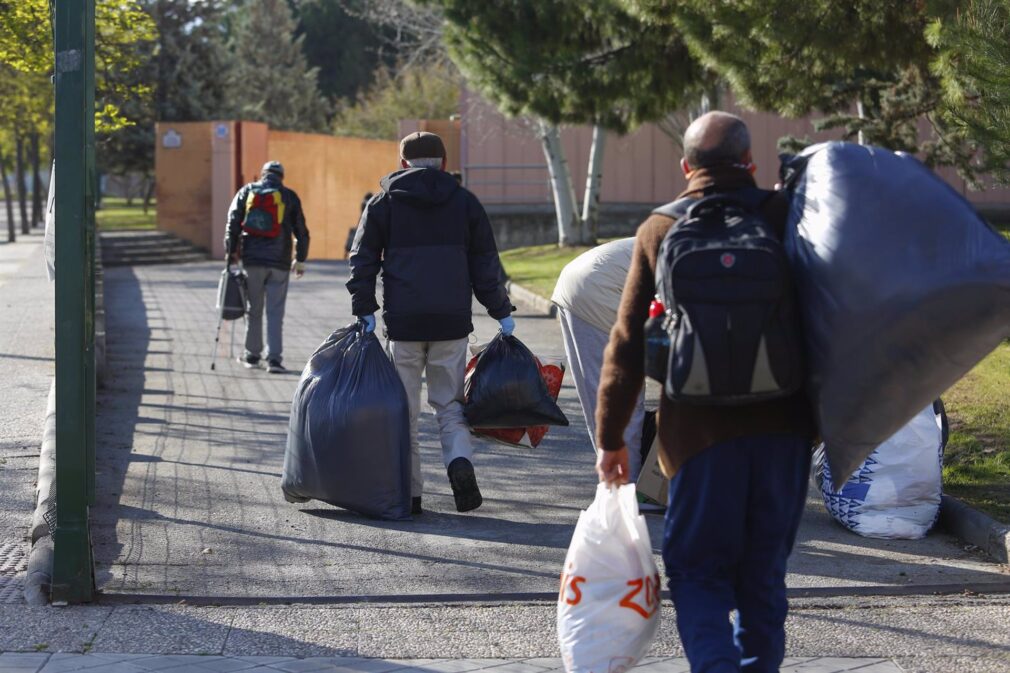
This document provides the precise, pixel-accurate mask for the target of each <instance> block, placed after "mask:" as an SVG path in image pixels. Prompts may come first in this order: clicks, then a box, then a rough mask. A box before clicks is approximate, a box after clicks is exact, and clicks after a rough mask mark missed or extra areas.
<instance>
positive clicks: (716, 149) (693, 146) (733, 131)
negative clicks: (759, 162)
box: [684, 111, 750, 170]
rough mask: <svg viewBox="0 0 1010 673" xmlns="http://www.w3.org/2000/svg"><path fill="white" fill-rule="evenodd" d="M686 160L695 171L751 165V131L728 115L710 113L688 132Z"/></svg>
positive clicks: (698, 119) (685, 143)
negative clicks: (721, 166)
mask: <svg viewBox="0 0 1010 673" xmlns="http://www.w3.org/2000/svg"><path fill="white" fill-rule="evenodd" d="M684 160H685V161H686V162H687V164H688V165H689V166H690V167H691V169H692V170H693V169H698V168H705V167H708V166H718V165H720V164H723V165H725V164H746V163H750V132H749V131H748V130H747V125H746V124H744V123H743V120H742V119H740V118H739V117H737V116H736V115H731V114H729V113H728V112H719V111H715V112H709V113H707V114H704V115H702V116H700V117H698V118H697V119H695V120H694V121H693V122H692V123H691V125H690V126H688V127H687V131H686V132H684Z"/></svg>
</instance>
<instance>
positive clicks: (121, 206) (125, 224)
mask: <svg viewBox="0 0 1010 673" xmlns="http://www.w3.org/2000/svg"><path fill="white" fill-rule="evenodd" d="M157 212H158V211H157V204H155V203H154V202H153V201H152V202H151V207H150V208H148V210H147V214H146V215H145V214H144V202H143V201H142V200H141V199H135V200H134V202H133V205H132V206H128V205H126V199H122V198H118V197H111V196H106V197H105V198H103V199H102V208H101V210H96V211H95V224H96V225H97V226H98V228H99V229H105V230H106V231H108V230H114V229H154V227H155V217H156V215H157Z"/></svg>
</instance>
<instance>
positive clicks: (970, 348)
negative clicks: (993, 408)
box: [783, 142, 1010, 487]
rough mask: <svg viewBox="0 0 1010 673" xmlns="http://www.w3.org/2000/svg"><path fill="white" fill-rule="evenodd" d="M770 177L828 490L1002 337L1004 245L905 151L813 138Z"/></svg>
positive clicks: (1005, 327) (1008, 264)
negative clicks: (780, 200)
mask: <svg viewBox="0 0 1010 673" xmlns="http://www.w3.org/2000/svg"><path fill="white" fill-rule="evenodd" d="M783 168H784V170H785V173H786V184H787V187H788V188H789V189H790V190H791V192H792V194H793V199H792V206H791V209H790V216H789V227H788V229H787V234H786V251H787V253H788V255H789V259H790V263H791V264H792V266H793V271H794V274H795V278H796V287H797V292H798V293H799V299H800V308H801V311H802V314H803V323H804V325H803V327H804V335H805V337H806V342H807V355H808V360H807V369H808V372H809V387H810V392H811V394H812V395H813V399H814V403H815V408H816V413H817V420H818V422H819V424H820V430H821V436H822V437H823V438H824V440H825V443H826V453H827V460H828V462H829V463H830V467H831V472H832V475H833V478H834V481H835V485H836V486H839V487H840V486H841V485H842V483H844V482H845V480H846V479H848V477H849V475H851V474H852V473H853V472H854V471H855V470H856V469H857V468H859V466H860V465H861V464H862V463H863V461H864V460H865V459H866V457H867V456H868V455H869V454H870V453H871V452H872V451H873V450H874V449H875V448H876V447H877V446H879V445H880V444H882V443H883V442H884V441H886V440H887V439H888V438H889V437H890V436H891V435H893V434H894V433H895V432H896V431H897V430H898V429H899V428H901V427H902V426H903V425H904V424H905V423H907V422H908V421H909V420H910V419H911V418H912V417H914V416H915V415H916V413H917V412H918V411H919V410H920V409H922V408H923V407H924V406H926V405H927V404H929V403H931V402H932V400H934V399H936V398H937V397H939V396H940V395H941V394H942V393H943V392H944V391H945V390H946V389H947V388H949V387H950V386H951V385H952V384H954V383H955V382H956V381H957V380H958V379H959V378H961V376H963V375H964V374H965V373H967V372H968V370H970V369H971V368H972V367H973V366H974V365H975V364H976V363H977V362H978V361H979V360H981V359H982V358H983V357H985V355H986V354H987V353H989V352H990V351H991V350H992V349H993V348H995V347H996V346H997V345H998V344H999V342H1000V340H1001V339H1003V338H1004V337H1006V336H1008V335H1010V243H1008V242H1007V241H1006V240H1005V239H1004V238H1003V237H1002V236H1000V235H999V234H998V233H997V232H995V231H994V230H993V229H992V228H991V227H989V226H988V225H987V224H986V222H985V221H984V220H982V218H981V217H979V215H978V214H977V213H976V212H975V210H974V209H973V208H972V206H971V205H970V204H969V203H968V202H967V201H966V200H965V199H964V198H963V197H962V196H961V195H960V194H958V193H957V192H955V191H954V190H953V189H951V188H950V187H949V186H948V185H947V184H946V183H944V182H943V181H942V180H941V179H940V178H938V177H937V176H936V175H934V174H933V173H932V172H930V171H929V169H927V168H926V167H925V166H923V165H922V164H921V163H919V161H917V160H916V159H915V158H914V157H911V156H908V155H904V154H895V153H894V152H890V151H888V150H883V149H880V148H876V147H864V146H859V145H853V144H850V143H839V142H834V143H824V144H821V145H815V146H813V147H811V148H808V149H807V150H806V151H804V152H803V153H802V154H801V155H799V156H798V157H794V158H792V159H790V160H787V161H786V162H785V164H784V166H783Z"/></svg>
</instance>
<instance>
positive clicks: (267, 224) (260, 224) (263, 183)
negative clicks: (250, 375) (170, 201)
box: [225, 161, 309, 374]
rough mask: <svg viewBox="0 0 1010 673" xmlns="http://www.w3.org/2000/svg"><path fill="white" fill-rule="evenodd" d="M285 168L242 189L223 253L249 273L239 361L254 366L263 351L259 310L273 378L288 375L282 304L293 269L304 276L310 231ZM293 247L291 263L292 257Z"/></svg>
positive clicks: (270, 170) (272, 164) (269, 170)
mask: <svg viewBox="0 0 1010 673" xmlns="http://www.w3.org/2000/svg"><path fill="white" fill-rule="evenodd" d="M283 181H284V167H283V166H281V165H280V163H278V162H276V161H268V162H267V163H265V164H264V165H263V170H262V175H261V177H260V180H259V181H258V182H253V183H250V184H248V185H245V186H244V187H242V188H241V189H240V190H238V194H236V195H235V199H234V200H233V201H232V203H231V208H230V209H229V211H228V232H227V234H226V236H225V249H226V250H227V251H228V258H229V260H230V261H231V262H232V263H238V262H239V261H240V260H241V262H242V266H243V267H244V268H245V272H246V274H247V279H246V285H247V291H248V293H249V320H248V321H247V322H246V334H245V353H244V354H243V355H242V357H240V358H239V362H241V363H242V364H243V365H245V366H246V367H247V368H249V369H253V368H258V367H260V366H261V362H262V359H263V356H264V353H263V311H264V308H265V310H266V315H267V339H266V363H267V371H269V372H270V373H271V374H283V373H284V372H285V371H287V370H286V369H285V368H284V365H283V364H282V361H283V329H284V306H285V304H286V303H287V296H288V278H289V276H290V273H291V271H294V272H295V277H296V278H301V277H302V275H303V274H304V273H305V259H306V257H307V256H308V254H309V230H308V229H307V228H306V226H305V214H304V213H303V212H302V202H301V200H300V199H299V198H298V195H297V194H295V192H294V191H293V190H291V189H289V188H287V187H285V186H284V185H283ZM292 237H294V240H295V242H296V245H294V246H293V245H292V240H291V239H292ZM293 247H294V248H295V249H294V261H292V259H291V253H292V248H293Z"/></svg>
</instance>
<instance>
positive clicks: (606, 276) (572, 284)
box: [551, 238, 645, 481]
mask: <svg viewBox="0 0 1010 673" xmlns="http://www.w3.org/2000/svg"><path fill="white" fill-rule="evenodd" d="M634 247H635V239H634V238H622V239H619V240H617V241H611V242H609V243H604V244H603V245H600V246H597V247H595V248H593V249H592V250H588V251H586V252H584V253H582V254H581V255H579V256H578V257H576V258H575V259H574V260H572V261H571V262H569V263H568V264H567V265H566V266H565V268H564V269H562V270H561V275H559V276H558V283H557V285H555V287H554V294H553V295H552V296H551V301H552V302H553V303H554V305H555V306H557V307H558V322H560V323H561V336H562V337H563V338H564V341H565V355H566V356H567V358H568V367H569V369H570V370H571V372H572V381H574V383H575V392H576V394H577V395H578V397H579V404H580V405H581V406H582V413H583V415H584V416H585V417H586V430H588V431H589V441H590V443H591V444H592V446H593V449H594V450H596V449H597V446H596V396H597V393H598V392H599V386H600V370H601V369H602V367H603V351H604V349H605V348H606V347H607V340H608V339H609V338H610V330H611V329H613V327H614V323H616V322H617V307H618V305H619V304H620V303H621V291H622V289H623V288H624V281H625V279H626V278H627V277H628V267H629V266H631V253H632V250H634ZM644 422H645V392H644V391H642V392H641V393H639V395H638V401H637V402H636V403H635V410H634V412H632V414H631V421H630V422H629V423H628V427H627V428H626V429H625V431H624V445H625V446H627V447H629V454H628V463H629V467H630V471H629V474H628V479H629V480H630V481H637V479H638V473H639V471H640V470H641V467H642V454H641V451H640V447H641V445H642V426H643V424H644Z"/></svg>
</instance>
